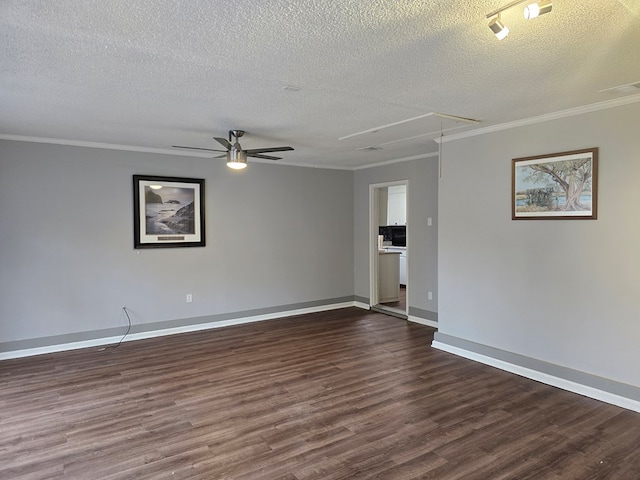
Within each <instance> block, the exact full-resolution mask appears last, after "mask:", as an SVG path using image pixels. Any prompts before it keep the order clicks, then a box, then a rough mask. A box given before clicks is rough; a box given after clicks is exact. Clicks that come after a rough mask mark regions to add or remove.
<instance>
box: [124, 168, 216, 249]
mask: <svg viewBox="0 0 640 480" xmlns="http://www.w3.org/2000/svg"><path fill="white" fill-rule="evenodd" d="M133 222H134V224H133V232H134V240H133V246H134V248H167V247H204V246H205V229H204V180H203V179H197V178H177V177H155V176H148V175H134V176H133Z"/></svg>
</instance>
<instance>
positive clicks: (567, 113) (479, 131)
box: [434, 94, 640, 143]
mask: <svg viewBox="0 0 640 480" xmlns="http://www.w3.org/2000/svg"><path fill="white" fill-rule="evenodd" d="M636 102H640V94H638V95H631V96H628V97H622V98H616V99H615V100H606V101H604V102H598V103H592V104H590V105H584V106H581V107H576V108H569V109H567V110H560V111H558V112H552V113H546V114H544V115H539V116H537V117H530V118H523V119H522V120H515V121H513V122H506V123H499V124H497V125H490V126H488V127H483V128H476V129H474V130H467V131H466V132H461V133H455V134H453V135H447V136H444V137H442V138H436V139H434V141H435V142H436V143H447V142H452V141H454V140H460V139H462V138H468V137H475V136H477V135H486V134H487V133H493V132H499V131H502V130H509V129H511V128H518V127H524V126H527V125H533V124H535V123H543V122H549V121H551V120H557V119H560V118H566V117H573V116H575V115H582V114H584V113H590V112H596V111H598V110H606V109H608V108H615V107H620V106H623V105H629V104H631V103H636Z"/></svg>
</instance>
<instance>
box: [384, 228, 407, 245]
mask: <svg viewBox="0 0 640 480" xmlns="http://www.w3.org/2000/svg"><path fill="white" fill-rule="evenodd" d="M378 235H382V239H383V240H384V241H385V242H391V245H392V246H394V247H406V246H407V227H406V225H387V226H381V227H378Z"/></svg>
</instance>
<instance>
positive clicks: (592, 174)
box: [511, 148, 598, 220]
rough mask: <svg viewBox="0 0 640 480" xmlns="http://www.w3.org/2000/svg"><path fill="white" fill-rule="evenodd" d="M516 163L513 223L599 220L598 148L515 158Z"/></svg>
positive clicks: (512, 201) (512, 191)
mask: <svg viewBox="0 0 640 480" xmlns="http://www.w3.org/2000/svg"><path fill="white" fill-rule="evenodd" d="M512 162H513V163H512V169H511V218H512V219H513V220H561V219H581V220H595V219H596V218H597V211H598V209H597V206H598V189H597V186H598V149H597V148H588V149H584V150H573V151H570V152H560V153H553V154H550V155H538V156H535V157H523V158H514V159H513V161H512Z"/></svg>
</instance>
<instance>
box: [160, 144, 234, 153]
mask: <svg viewBox="0 0 640 480" xmlns="http://www.w3.org/2000/svg"><path fill="white" fill-rule="evenodd" d="M171 146H172V147H173V148H186V149H188V150H206V151H207V152H225V151H226V150H216V149H214V148H201V147H187V146H185V145H171Z"/></svg>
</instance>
